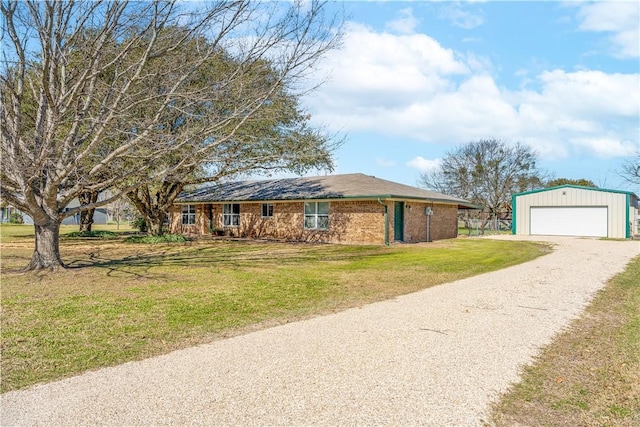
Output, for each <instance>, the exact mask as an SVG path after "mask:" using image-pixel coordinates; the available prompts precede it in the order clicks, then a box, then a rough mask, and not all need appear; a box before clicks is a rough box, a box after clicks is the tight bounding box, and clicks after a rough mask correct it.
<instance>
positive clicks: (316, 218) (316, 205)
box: [304, 202, 329, 230]
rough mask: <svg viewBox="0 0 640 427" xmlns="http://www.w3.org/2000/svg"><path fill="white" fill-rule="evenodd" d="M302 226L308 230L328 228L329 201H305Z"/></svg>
mask: <svg viewBox="0 0 640 427" xmlns="http://www.w3.org/2000/svg"><path fill="white" fill-rule="evenodd" d="M304 228H306V229H310V230H327V229H328V228H329V202H305V204H304Z"/></svg>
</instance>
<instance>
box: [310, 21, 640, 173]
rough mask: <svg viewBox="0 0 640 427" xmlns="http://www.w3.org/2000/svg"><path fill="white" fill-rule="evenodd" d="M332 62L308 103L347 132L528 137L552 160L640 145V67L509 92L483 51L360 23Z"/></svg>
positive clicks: (457, 139)
mask: <svg viewBox="0 0 640 427" xmlns="http://www.w3.org/2000/svg"><path fill="white" fill-rule="evenodd" d="M325 66H326V67H329V68H330V69H332V70H333V79H332V80H331V81H329V82H328V83H327V84H326V85H324V86H322V87H321V88H320V90H319V91H318V92H316V93H314V94H313V96H312V97H311V98H309V100H308V103H309V109H310V110H311V112H312V115H313V117H314V120H316V121H318V122H319V123H322V124H325V125H327V126H329V127H330V128H333V129H334V130H337V131H344V132H346V133H347V134H348V133H349V132H358V131H365V132H370V133H378V134H381V135H386V136H391V137H394V138H397V139H403V138H405V139H413V140H419V141H424V142H427V143H434V144H443V145H458V144H462V143H466V142H469V141H472V140H477V139H480V138H501V139H505V140H509V141H514V142H515V141H520V142H522V143H525V144H528V145H530V146H531V147H532V148H534V149H536V150H537V151H538V152H539V153H540V154H541V155H542V156H543V158H544V159H547V160H551V159H560V158H565V157H567V156H572V155H579V154H583V153H589V154H593V155H597V156H601V157H615V156H621V155H625V153H627V152H628V149H629V146H630V145H633V144H634V143H635V145H636V146H637V144H638V117H639V116H640V90H639V81H640V80H639V78H640V76H639V75H638V74H619V73H616V74H607V73H605V72H602V71H593V70H580V71H573V72H570V71H565V70H560V69H556V70H549V71H544V72H542V73H539V74H538V75H527V79H529V80H530V81H532V82H534V83H535V84H532V85H528V86H527V88H524V89H507V88H504V87H501V86H499V85H498V84H497V83H496V81H495V80H494V78H493V77H492V76H491V74H490V71H491V64H490V63H488V61H487V63H483V61H482V60H481V58H479V57H476V56H474V55H471V54H464V55H463V54H460V53H457V52H454V51H452V50H451V49H446V48H445V47H443V46H441V45H440V44H439V43H438V42H437V41H436V40H434V39H432V38H430V37H428V36H426V35H424V34H413V35H392V34H388V33H376V32H374V31H372V30H371V29H369V28H367V27H364V26H361V25H355V24H351V25H349V27H348V31H347V33H346V37H345V41H344V49H343V50H340V51H335V52H332V53H331V54H330V56H329V57H328V61H326V62H325ZM532 87H535V88H536V89H535V90H534V89H531V88H532ZM623 141H626V142H623ZM414 160H416V159H414ZM417 162H418V160H416V161H415V162H414V163H412V165H411V167H417V166H416V165H418V164H420V163H417ZM423 164H424V163H423Z"/></svg>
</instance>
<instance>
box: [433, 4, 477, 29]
mask: <svg viewBox="0 0 640 427" xmlns="http://www.w3.org/2000/svg"><path fill="white" fill-rule="evenodd" d="M439 16H440V18H442V19H446V20H448V21H449V22H451V24H453V25H455V26H456V27H460V28H464V29H465V30H472V29H474V28H476V27H479V26H480V25H482V24H484V17H483V16H482V15H479V14H473V13H471V12H468V11H466V10H463V9H462V6H461V5H460V4H459V3H451V4H447V5H445V6H443V7H442V8H441V9H440V13H439Z"/></svg>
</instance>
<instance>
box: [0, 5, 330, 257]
mask: <svg viewBox="0 0 640 427" xmlns="http://www.w3.org/2000/svg"><path fill="white" fill-rule="evenodd" d="M180 5H182V6H184V7H187V9H181V8H180V7H179V6H180ZM198 5H202V6H203V7H204V9H200V10H192V9H191V8H190V7H191V6H193V5H192V4H189V3H184V2H174V1H152V2H128V1H118V0H113V1H67V2H60V1H36V0H34V1H11V0H2V1H1V2H0V6H1V12H2V19H3V25H2V28H3V33H2V44H3V46H4V48H3V56H2V62H1V70H0V71H1V76H0V78H1V80H0V89H1V99H2V103H1V105H0V121H1V123H0V131H1V133H0V135H1V138H2V140H1V154H2V169H1V172H0V173H1V176H0V178H1V182H0V196H1V198H2V199H3V200H5V201H7V202H9V203H11V204H13V205H14V206H16V207H18V208H20V209H21V210H22V211H24V212H26V213H27V214H28V215H30V216H31V217H32V218H33V220H34V226H35V249H34V252H33V256H32V259H31V262H30V264H29V266H28V267H27V268H28V269H42V268H50V269H56V268H59V267H64V264H63V262H62V261H61V258H60V251H59V231H60V223H61V221H62V219H63V218H64V217H65V216H68V215H73V214H75V213H77V212H79V211H82V210H86V209H90V208H93V207H97V206H99V205H103V204H107V203H109V202H110V201H111V200H113V199H116V198H117V197H120V196H122V195H123V194H126V193H128V192H131V191H134V190H135V189H136V188H137V187H138V186H140V185H142V184H144V183H146V182H148V181H149V180H152V179H157V178H162V177H165V176H170V175H171V173H173V172H174V171H176V170H177V169H178V168H180V167H182V166H184V165H185V164H187V163H190V162H193V161H194V159H198V160H201V159H207V155H208V153H209V152H210V151H211V150H213V149H214V148H215V147H224V146H225V144H227V143H229V142H230V141H233V139H234V137H235V134H236V133H237V132H238V129H240V128H242V126H243V125H244V124H245V123H247V122H248V121H250V119H251V118H252V117H253V116H254V115H255V114H257V112H259V111H260V110H261V109H262V108H263V107H264V106H265V105H268V102H267V101H268V100H269V99H270V98H271V97H272V96H273V94H274V93H276V92H278V91H281V90H283V88H291V89H292V90H293V89H296V88H297V89H300V88H301V87H303V85H302V83H304V82H303V80H304V79H305V78H307V77H308V75H309V72H310V71H311V70H312V69H313V66H314V64H315V63H316V61H317V60H318V59H319V58H320V57H321V56H322V55H323V54H324V53H325V52H327V51H328V50H330V49H333V48H334V47H336V45H337V44H338V42H339V39H340V29H339V28H336V25H337V24H339V23H337V22H336V21H335V20H334V19H333V17H331V16H328V17H327V15H326V14H325V9H326V7H325V5H324V4H323V3H321V2H316V1H312V2H293V3H280V2H266V3H259V2H253V1H249V0H238V1H216V2H202V3H198ZM338 27H339V25H338ZM220 56H224V57H225V58H226V60H225V61H222V62H221V64H224V66H223V69H222V70H218V73H217V74H216V79H215V80H213V81H208V82H207V84H200V85H194V84H193V82H194V81H195V80H197V79H206V78H207V73H206V72H204V71H203V70H204V69H203V67H204V66H205V65H206V64H210V63H211V61H212V60H213V59H215V58H217V57H220ZM261 63H267V64H269V67H270V69H271V70H272V71H273V73H272V75H271V78H270V80H269V81H268V82H267V84H265V81H264V80H261V79H260V73H259V72H258V70H259V69H260V67H259V64H261ZM158 64H162V65H163V66H161V67H160V66H158ZM239 81H242V82H243V84H241V85H238V84H236V82H239ZM158 83H161V84H158ZM210 105H217V106H218V107H217V108H215V109H212V110H210V111H206V112H205V110H204V109H203V107H205V106H210ZM177 109H180V110H181V114H180V119H179V123H178V124H179V125H180V126H181V127H182V130H181V132H168V130H167V127H166V123H167V117H171V116H175V111H176V110H177ZM212 111H213V112H212ZM167 157H171V158H172V159H173V161H170V162H165V160H166V159H167ZM159 165H164V167H159ZM116 184H118V191H116V192H113V196H112V198H110V199H106V200H102V201H96V202H89V203H84V204H82V205H81V206H79V207H78V208H74V209H71V210H68V211H65V207H66V206H67V205H68V204H69V202H70V201H71V200H73V199H74V198H76V197H78V196H79V195H81V194H83V193H91V192H100V191H103V190H105V189H107V188H114V186H115V185H116Z"/></svg>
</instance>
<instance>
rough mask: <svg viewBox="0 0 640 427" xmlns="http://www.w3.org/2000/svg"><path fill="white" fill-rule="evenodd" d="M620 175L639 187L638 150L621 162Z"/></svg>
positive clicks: (639, 161)
mask: <svg viewBox="0 0 640 427" xmlns="http://www.w3.org/2000/svg"><path fill="white" fill-rule="evenodd" d="M620 175H621V176H622V177H623V178H624V179H625V180H627V181H628V182H629V183H630V184H633V185H635V186H636V187H637V188H639V189H640V150H638V151H636V152H635V154H634V155H633V156H631V157H629V158H628V159H627V160H626V161H625V162H624V163H623V164H622V169H621V170H620Z"/></svg>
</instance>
